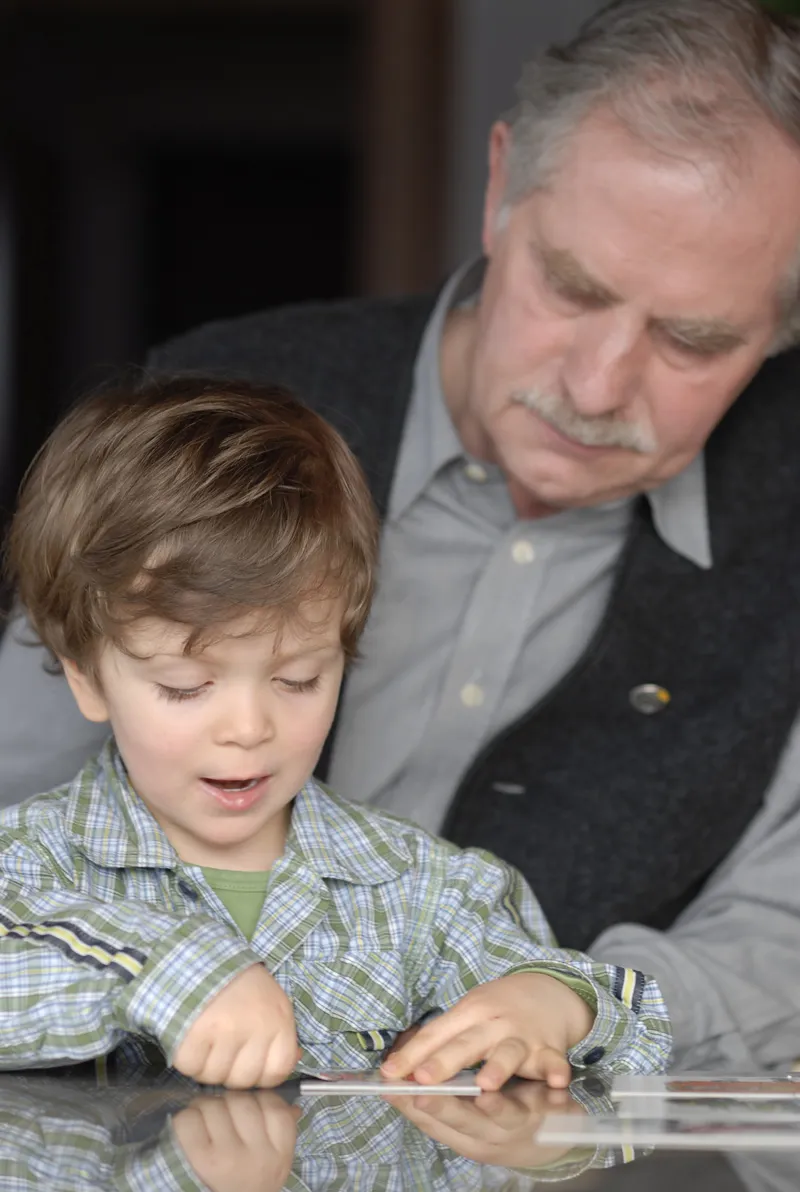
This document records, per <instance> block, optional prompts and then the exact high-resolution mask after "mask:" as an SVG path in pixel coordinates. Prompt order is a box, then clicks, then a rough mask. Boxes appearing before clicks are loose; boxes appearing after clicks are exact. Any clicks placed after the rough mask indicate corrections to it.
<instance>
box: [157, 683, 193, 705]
mask: <svg viewBox="0 0 800 1192" xmlns="http://www.w3.org/2000/svg"><path fill="white" fill-rule="evenodd" d="M204 688H205V684H203V686H201V687H167V686H166V685H165V684H164V683H156V689H157V691H158V694H159V695H160V696H162V697H163V698H164V699H168V700H171V701H172V702H173V703H180V702H181V701H182V700H187V699H194V698H195V696H198V695H199V694H200V692H201V691H203V690H204Z"/></svg>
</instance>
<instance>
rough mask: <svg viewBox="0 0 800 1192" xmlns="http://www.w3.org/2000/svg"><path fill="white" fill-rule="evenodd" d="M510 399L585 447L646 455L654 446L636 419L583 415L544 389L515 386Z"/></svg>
mask: <svg viewBox="0 0 800 1192" xmlns="http://www.w3.org/2000/svg"><path fill="white" fill-rule="evenodd" d="M511 400H512V402H516V403H517V404H518V405H522V406H526V407H527V408H528V409H529V410H533V411H534V413H536V414H538V415H539V417H540V418H542V419H543V420H544V421H545V422H547V423H549V424H550V426H552V427H554V428H555V429H556V430H557V431H560V432H561V434H563V435H566V436H567V438H568V439H574V440H575V442H576V443H581V444H582V445H583V446H584V447H623V448H625V450H627V451H638V452H640V453H641V454H642V455H649V454H650V453H652V452H653V451H655V449H656V441H655V437H654V435H653V432H652V430H651V429H650V428H649V427H647V426H643V425H641V424H640V423H636V422H627V421H625V420H624V419H622V418H619V417H618V415H616V414H598V416H597V417H596V418H584V417H583V416H582V415H581V414H578V413H577V412H576V411H575V409H574V408H573V407H572V405H571V404H570V403H569V401H567V400H566V399H565V398H563V397H559V396H558V395H557V394H555V393H552V392H548V391H545V390H543V389H518V390H515V392H514V393H512V394H511Z"/></svg>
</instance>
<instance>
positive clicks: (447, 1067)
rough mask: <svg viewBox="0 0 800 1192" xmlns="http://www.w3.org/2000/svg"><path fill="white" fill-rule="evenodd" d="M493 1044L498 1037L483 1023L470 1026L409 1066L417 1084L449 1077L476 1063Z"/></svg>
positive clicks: (491, 1049)
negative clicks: (421, 1060)
mask: <svg viewBox="0 0 800 1192" xmlns="http://www.w3.org/2000/svg"><path fill="white" fill-rule="evenodd" d="M496 1044H497V1036H496V1035H495V1034H493V1033H492V1032H491V1029H490V1028H489V1027H487V1026H486V1025H481V1026H474V1027H470V1028H469V1030H466V1031H462V1033H461V1034H460V1035H457V1036H456V1038H455V1039H450V1040H449V1041H448V1042H447V1043H444V1044H443V1045H442V1046H441V1047H439V1048H437V1049H436V1051H434V1052H433V1054H432V1055H429V1056H428V1057H427V1058H426V1059H425V1060H423V1062H422V1063H421V1064H417V1065H416V1066H415V1067H414V1068H413V1069H412V1072H413V1075H414V1079H415V1080H418V1081H419V1083H420V1084H433V1083H434V1082H436V1081H439V1080H449V1079H450V1077H451V1076H455V1074H456V1072H460V1071H461V1070H462V1069H463V1068H471V1067H473V1065H475V1064H479V1063H480V1062H481V1060H484V1059H485V1058H486V1056H487V1055H488V1054H489V1053H490V1052H491V1051H493V1050H494V1048H495V1046H496Z"/></svg>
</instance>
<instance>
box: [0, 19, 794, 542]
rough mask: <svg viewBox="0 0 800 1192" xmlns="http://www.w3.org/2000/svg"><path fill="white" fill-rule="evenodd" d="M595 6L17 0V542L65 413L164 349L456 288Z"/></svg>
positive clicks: (13, 205)
mask: <svg viewBox="0 0 800 1192" xmlns="http://www.w3.org/2000/svg"><path fill="white" fill-rule="evenodd" d="M798 2H800V0H775V3H776V4H778V5H781V4H783V6H786V5H788V4H797V3H798ZM597 7H599V0H559V3H558V4H556V3H554V2H553V0H216V2H215V0H0V528H2V521H3V520H4V518H5V517H6V516H7V513H8V510H9V509H10V507H11V504H12V502H13V494H14V492H15V490H16V487H17V485H18V482H19V480H20V477H21V475H22V471H23V469H24V468H25V466H26V465H27V463H28V461H29V460H30V458H31V455H32V454H33V452H34V450H35V449H36V447H37V446H38V445H39V443H40V442H41V440H42V438H43V437H44V435H45V434H46V432H47V431H48V429H49V428H50V426H51V425H52V423H53V421H54V419H55V418H56V417H57V415H58V413H59V412H60V411H61V410H62V409H63V408H64V406H65V405H66V404H67V403H68V402H69V401H70V400H71V399H72V398H73V397H74V396H76V395H77V394H78V393H80V392H81V391H82V390H84V389H86V388H88V387H89V386H91V385H92V384H94V383H95V382H96V381H97V380H98V379H99V378H100V376H101V375H102V374H103V373H104V372H106V371H108V369H109V368H110V367H113V366H116V365H119V364H124V363H127V362H131V361H138V360H141V359H142V357H143V354H144V352H145V350H146V348H147V346H148V345H149V344H152V343H155V342H157V341H159V340H162V339H165V338H167V337H169V336H171V335H175V334H177V333H179V332H180V331H182V330H184V329H186V328H188V327H190V326H192V325H193V324H196V323H199V322H202V321H204V320H207V319H212V318H222V317H227V316H231V315H237V314H242V313H245V312H246V311H249V310H255V309H258V308H263V307H266V306H270V305H274V304H278V303H283V302H292V301H297V300H303V299H315V298H316V299H324V298H335V297H339V296H344V295H353V294H366V293H371V294H378V293H392V292H403V291H409V290H419V289H425V288H429V287H432V286H435V285H436V284H438V283H439V282H440V281H441V280H442V278H443V277H444V275H445V274H446V272H447V271H448V269H450V268H451V267H452V266H453V265H454V264H456V263H457V262H458V261H459V260H461V259H463V258H464V257H465V256H466V255H468V254H469V253H471V252H474V251H475V250H476V249H477V246H478V234H479V225H480V209H481V200H482V188H483V181H484V162H485V146H486V137H487V133H488V130H489V126H490V123H491V120H492V119H493V118H494V117H495V116H496V115H498V114H499V113H501V112H502V111H504V110H505V109H506V108H507V107H508V106H509V105H510V104H511V102H512V101H513V82H514V80H515V78H516V76H517V74H518V73H519V69H520V66H521V64H522V63H523V61H524V60H525V59H526V58H528V57H530V56H531V55H532V54H533V53H534V52H535V51H536V50H537V49H538V48H539V47H540V46H542V45H543V44H546V43H547V42H549V41H551V40H553V39H559V38H562V37H566V36H569V35H571V34H572V33H573V32H574V31H575V30H576V29H577V27H578V25H579V23H580V21H581V20H582V19H583V18H585V17H586V16H588V15H589V14H590V13H591V12H592V11H593V10H594V9H595V8H597Z"/></svg>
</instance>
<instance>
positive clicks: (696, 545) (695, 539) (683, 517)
mask: <svg viewBox="0 0 800 1192" xmlns="http://www.w3.org/2000/svg"><path fill="white" fill-rule="evenodd" d="M485 267H486V262H485V260H484V258H483V257H477V258H475V259H473V260H470V261H467V262H466V264H464V265H462V266H461V267H460V268H458V269H457V270H456V271H455V273H453V275H452V276H451V277H450V278H449V280H448V281H447V283H446V285H445V286H444V287H443V288H442V291H441V293H440V294H439V297H438V299H437V301H436V305H435V306H434V308H433V311H432V312H431V316H430V318H429V320H428V323H427V326H426V328H425V332H424V334H423V336H422V340H421V342H420V346H419V351H418V353H417V360H416V364H415V366H414V382H413V390H412V394H411V401H410V403H409V412H408V417H407V418H406V426H405V430H404V433H403V441H402V443H401V445H400V451H399V453H398V459H397V469H396V472H395V480H394V484H393V487H392V493H391V497H390V500H389V517H390V518H392V519H395V520H396V519H397V518H399V517H401V516H402V515H403V513H405V512H406V510H407V509H408V508H409V506H410V505H411V503H412V502H413V501H414V500H416V498H417V497H418V496H420V494H421V493H422V492H423V491H424V490H425V488H426V487H427V486H428V485H429V484H430V482H431V481H432V480H433V478H434V476H435V475H436V473H437V472H438V471H439V469H440V468H442V467H443V466H444V465H445V464H447V463H450V462H451V460H454V459H460V458H463V457H464V448H463V447H462V445H461V441H460V439H459V437H458V434H457V433H456V429H455V427H454V425H453V422H452V419H451V418H450V413H449V411H448V409H447V403H446V401H445V397H444V391H443V389H442V379H441V369H440V348H441V341H442V333H443V331H444V324H445V319H446V317H447V314H448V312H449V311H451V310H452V309H453V308H454V307H455V306H458V305H459V303H462V302H465V301H468V300H469V299H471V298H473V297H474V296H475V295H476V294H477V293H478V291H479V290H480V287H481V283H482V281H483V274H484V270H485ZM645 495H646V497H647V501H648V503H649V505H650V509H651V512H652V516H653V523H654V525H655V527H656V531H657V532H658V535H659V537H660V538H661V540H662V541H663V542H664V543H666V545H667V546H668V547H669V548H670V549H671V550H673V551H675V553H676V554H678V555H682V556H683V557H684V558H685V559H688V560H689V562H691V563H695V564H696V565H697V566H698V567H702V568H703V569H708V568H710V567H711V565H712V562H713V560H712V555H711V534H710V530H709V523H708V506H707V499H706V475H705V460H704V457H703V455H702V453H701V454H700V455H698V456H697V457H696V458H695V459H694V460H692V462H691V463H690V464H689V465H688V467H686V468H684V470H683V471H682V472H679V473H678V475H677V476H673V477H672V478H671V479H670V480H667V481H666V482H665V483H664V484H662V485H661V486H660V487H659V488H657V489H653V491H652V492H648V493H646V494H645Z"/></svg>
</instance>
